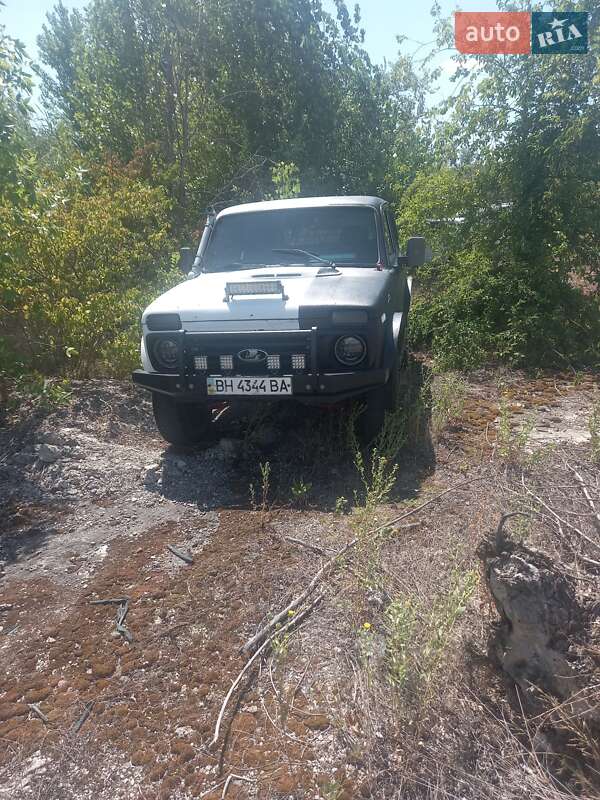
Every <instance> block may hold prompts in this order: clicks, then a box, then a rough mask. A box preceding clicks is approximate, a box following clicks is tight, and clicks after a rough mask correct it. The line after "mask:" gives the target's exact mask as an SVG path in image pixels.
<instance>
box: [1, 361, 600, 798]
mask: <svg viewBox="0 0 600 800" xmlns="http://www.w3.org/2000/svg"><path fill="white" fill-rule="evenodd" d="M599 399H600V386H599V383H598V376H597V375H591V374H584V375H572V374H570V375H569V374H551V375H541V376H539V377H536V378H532V377H530V376H526V375H524V374H521V373H514V372H508V371H503V370H485V371H481V372H478V373H474V374H472V375H470V376H469V377H468V378H467V379H466V397H465V400H464V403H462V404H461V405H462V407H461V408H460V413H458V414H457V415H456V416H455V417H453V418H451V419H448V420H445V423H444V425H443V426H442V429H440V430H437V431H432V429H431V422H430V420H428V415H427V414H426V413H421V414H420V416H419V417H418V419H417V420H416V422H415V419H416V418H415V419H413V421H412V428H411V431H410V435H409V441H408V443H407V444H406V446H405V447H404V448H403V449H402V450H401V452H400V455H399V457H398V473H397V477H396V480H395V482H394V485H393V488H392V490H391V493H390V494H389V497H387V498H386V500H385V502H383V503H381V504H379V505H377V507H375V508H374V509H371V515H372V516H371V521H370V522H371V524H372V526H373V527H375V526H376V525H379V524H381V523H383V522H385V521H386V520H390V519H393V518H395V517H397V516H399V515H401V514H402V513H404V512H408V511H409V510H414V509H415V508H416V506H418V505H419V504H421V503H424V502H425V501H427V500H429V499H433V498H435V497H436V496H437V495H438V494H440V493H442V492H443V491H444V490H445V489H447V488H449V487H456V488H454V489H453V490H452V491H451V492H449V493H448V494H446V495H444V496H443V497H441V498H440V499H439V500H434V502H432V503H431V504H430V505H429V506H428V507H427V508H424V509H423V510H422V511H419V512H416V513H413V514H412V515H411V516H410V518H407V519H406V521H405V522H401V523H399V524H398V527H394V525H392V526H391V528H390V531H389V532H388V535H387V536H386V538H385V540H384V541H383V543H382V546H381V553H380V561H379V563H378V564H377V572H378V575H379V577H380V580H379V581H378V582H376V584H373V585H371V586H370V587H369V588H368V589H365V580H364V575H365V572H364V568H363V567H364V563H361V559H363V560H364V559H367V560H368V559H369V558H370V555H369V553H368V552H367V553H366V552H365V550H364V548H363V549H362V550H359V551H358V553H356V554H354V555H352V556H349V557H348V559H347V560H346V561H345V562H344V563H342V564H340V565H339V566H338V567H337V568H336V569H335V570H334V571H333V572H332V574H331V575H330V576H329V578H327V580H325V581H324V582H323V584H322V586H321V588H320V592H321V594H322V598H321V599H320V602H319V603H318V604H317V605H316V606H315V607H314V608H313V609H312V610H311V612H310V613H309V614H308V615H307V616H306V617H305V618H304V619H303V620H302V622H301V624H299V625H298V626H297V628H296V629H295V630H293V632H290V633H289V634H286V633H284V632H282V633H281V635H279V636H278V637H276V638H275V640H274V642H273V646H272V648H270V649H269V650H267V651H265V653H266V654H265V657H264V658H258V659H257V660H256V662H255V665H256V669H252V670H249V672H248V674H247V676H246V677H245V678H244V679H243V681H242V682H241V685H240V687H239V690H238V691H236V692H234V694H233V697H232V700H231V702H230V703H229V704H228V705H227V708H226V710H225V714H224V718H223V725H222V731H221V735H220V736H219V739H218V741H217V743H216V745H214V746H211V745H210V742H211V739H212V737H213V733H214V730H215V725H216V722H217V718H218V715H219V711H220V709H221V704H222V702H223V700H224V697H225V695H226V693H227V692H228V690H229V689H230V687H231V685H232V682H233V681H234V680H235V679H236V677H237V676H238V674H239V673H240V671H241V670H242V668H243V667H244V665H245V663H246V661H247V659H248V655H244V654H242V653H241V652H240V648H241V646H242V645H243V644H244V642H245V641H246V640H248V639H249V638H250V637H251V636H252V635H253V634H254V633H255V632H256V631H257V630H258V629H259V628H260V626H261V625H263V624H264V623H265V622H266V621H267V620H268V619H270V618H271V617H272V615H273V614H274V613H275V612H277V611H279V610H280V609H283V608H285V606H286V605H287V603H288V602H289V601H290V600H291V599H292V598H293V597H295V596H296V595H298V594H299V593H300V592H302V590H303V589H304V587H305V586H306V585H307V583H308V582H309V581H310V579H311V578H312V576H313V575H314V574H315V573H316V572H317V571H318V569H319V568H320V566H321V565H322V564H323V563H324V561H325V560H326V559H327V557H328V555H331V554H333V553H335V552H336V551H337V550H339V549H340V548H341V547H343V545H344V544H345V543H346V542H348V541H350V540H351V539H352V537H353V536H354V535H355V533H356V529H355V520H356V515H355V513H353V512H352V508H353V507H354V506H356V505H357V504H358V505H360V496H361V494H360V493H361V484H360V480H359V477H358V475H357V470H356V468H355V466H354V464H353V458H352V455H351V453H350V452H349V451H348V449H347V448H346V444H345V441H346V440H345V426H346V417H347V414H348V413H349V412H348V409H346V408H343V409H331V410H318V409H304V408H301V407H298V406H295V405H291V404H289V405H285V404H284V405H272V406H267V407H263V406H259V407H253V406H245V407H243V408H241V409H238V408H233V409H229V408H223V409H222V410H220V412H219V414H218V415H217V416H218V419H216V420H215V422H214V424H213V434H212V438H211V441H210V442H208V443H207V446H206V447H205V448H203V449H197V450H191V451H184V450H177V449H175V448H172V447H168V446H166V445H165V443H164V442H163V441H162V440H161V439H160V438H159V436H158V435H157V433H156V432H155V429H154V425H153V420H152V418H151V410H150V404H149V399H148V397H147V396H146V395H145V394H144V393H142V392H139V391H137V390H135V389H134V388H133V387H132V386H130V385H129V384H125V383H117V382H106V381H102V382H95V381H90V382H85V383H80V384H76V385H75V386H74V391H73V396H72V398H71V400H70V402H69V403H68V404H67V405H66V406H65V407H62V408H59V409H57V410H54V411H52V412H51V413H41V412H40V411H38V410H35V409H34V408H29V407H27V406H26V405H23V406H22V407H20V408H19V409H17V410H15V411H12V412H11V413H7V414H6V415H5V418H4V422H3V426H2V427H1V428H0V502H1V503H2V505H3V513H2V533H1V536H0V559H1V560H0V568H1V570H2V572H1V582H0V626H1V630H0V664H1V665H2V671H3V673H4V675H3V679H2V681H1V683H0V798H6V800H9V799H10V800H29V799H30V798H32V799H33V798H43V800H68V799H70V798H73V799H75V798H77V800H86V798H89V800H92V799H93V800H121V799H123V800H125V799H127V800H131V799H132V798H143V799H144V800H158V798H161V799H162V798H164V799H165V800H167V798H168V799H169V800H184V799H186V800H187V798H199V797H204V798H211V800H212V799H213V798H223V797H227V798H239V799H240V800H241V799H242V798H247V800H266V799H267V798H294V799H296V798H297V799H298V800H300V799H301V798H321V799H322V800H350V799H351V798H352V799H353V798H388V797H390V798H391V797H398V798H400V797H402V798H412V797H414V798H425V797H464V798H470V797H475V796H477V797H496V796H500V794H499V793H500V792H503V794H502V795H501V796H503V797H514V798H517V797H526V796H527V797H531V796H534V794H533V793H532V792H531V791H530V789H529V788H528V786H527V780H526V779H524V778H523V774H524V772H523V770H524V766H523V764H524V763H525V762H524V761H523V760H522V759H521V760H520V756H519V757H517V755H514V754H515V753H517V754H518V753H519V752H520V750H519V747H521V745H520V744H519V742H520V741H521V740H520V739H519V735H518V734H517V733H513V732H511V730H510V729H509V727H507V723H506V721H505V720H506V719H507V718H508V717H509V716H510V714H509V710H508V709H509V706H510V704H511V693H510V687H508V686H507V681H506V680H505V678H504V677H503V676H502V675H501V674H500V672H499V671H498V670H497V669H495V667H494V666H493V664H492V663H491V662H490V660H489V659H488V658H487V654H486V642H487V638H488V635H489V631H490V627H491V626H492V624H493V623H494V621H495V620H496V611H495V609H494V608H493V606H492V604H491V602H490V600H489V596H488V595H487V593H486V591H485V588H484V586H483V582H482V581H481V579H480V578H481V567H480V562H479V559H478V558H477V555H476V551H477V547H478V545H479V544H480V542H481V541H482V539H484V538H485V537H486V536H488V535H489V534H490V532H492V531H493V530H494V529H495V526H496V524H497V520H498V516H499V514H500V513H501V512H502V511H510V510H511V509H512V506H511V503H512V499H511V495H510V491H509V489H507V490H506V491H505V490H504V488H503V487H504V485H506V486H507V487H509V484H510V485H512V483H511V481H513V478H514V464H513V467H510V466H509V465H507V462H508V461H510V460H511V459H513V460H514V459H517V457H518V459H520V461H519V463H527V464H530V463H533V461H532V460H531V459H534V458H535V457H539V461H540V463H541V464H542V467H541V468H543V469H548V468H549V467H548V465H551V464H556V463H558V460H560V459H563V461H564V459H565V458H566V457H568V458H569V459H570V462H569V463H572V464H581V463H582V462H583V461H585V463H586V464H587V463H589V449H590V433H589V426H588V421H589V416H590V413H591V410H592V408H593V406H594V404H595V403H596V404H597V403H598V401H599ZM507 431H508V433H507ZM508 451H511V452H510V453H509V452H508ZM517 451H518V452H517ZM518 459H517V460H518ZM528 459H529V460H528ZM267 462H268V464H269V473H268V477H267V478H265V471H264V468H263V472H262V474H261V464H262V465H265V464H266V463H267ZM561 463H562V462H561ZM535 468H537V467H535V465H534V466H533V467H532V466H529V467H528V469H535ZM511 470H513V471H512V472H511ZM469 481H470V482H469ZM251 485H252V488H251ZM355 492H356V493H357V494H356V498H357V499H355ZM293 539H296V540H300V542H297V541H293ZM302 542H304V543H306V544H308V545H312V546H313V548H316V549H311V548H309V547H306V546H303V545H302ZM546 543H547V542H546ZM169 546H173V547H175V548H176V549H178V550H179V551H180V552H183V553H184V554H186V555H188V556H190V558H191V560H192V563H187V562H186V561H185V560H183V559H181V558H180V557H179V556H178V555H176V554H174V553H173V552H172V551H171V550H169V549H168V547H169ZM457 575H469V576H473V577H472V579H471V578H469V580H472V581H473V589H472V590H469V591H468V592H467V589H466V588H464V587H465V586H466V584H464V583H457V578H456V576H457ZM460 580H461V581H462V578H461V579H460ZM457 586H459V587H462V588H460V591H464V592H465V602H464V604H462V601H461V603H459V604H457V609H458V611H457V614H456V619H454V618H453V619H452V623H451V624H449V625H448V626H447V631H448V635H447V636H446V635H445V638H444V642H443V645H444V646H443V649H440V653H439V658H437V660H436V661H435V662H434V661H432V662H431V663H432V666H431V674H429V673H428V674H427V680H426V681H425V682H423V681H421V682H420V683H418V685H415V686H414V687H413V689H412V691H411V689H410V685H411V680H410V677H409V678H408V679H407V681H406V683H405V684H403V688H402V690H400V689H399V688H398V687H397V686H396V687H394V686H392V685H391V684H390V681H389V679H388V671H389V664H388V658H387V656H386V653H387V652H388V648H389V638H386V636H388V637H389V626H388V627H386V619H388V617H386V608H388V606H389V603H390V601H391V600H392V599H393V598H399V597H400V598H411V600H410V603H411V604H412V605H411V606H410V607H411V608H413V607H414V608H415V609H417V611H416V612H415V613H416V620H417V623H416V626H414V628H413V630H414V633H413V635H414V637H416V638H417V639H418V635H419V634H418V633H417V632H416V631H419V630H424V629H425V627H426V625H427V624H429V622H428V621H431V619H432V618H433V617H432V614H433V613H434V612H433V611H432V609H438V611H436V612H435V613H440V614H441V613H442V612H441V611H440V609H444V608H447V607H448V605H447V604H446V605H444V603H443V602H442V601H441V600H440V601H439V602H438V600H437V599H436V598H444V597H448V596H452V592H455V591H457V590H456V587H457ZM583 588H584V589H585V584H583ZM117 598H128V614H127V616H126V619H125V623H124V624H125V626H126V630H127V631H128V632H129V638H130V639H131V641H129V640H128V638H127V637H126V636H124V635H122V634H121V633H119V632H118V631H117V629H116V621H115V618H116V614H117V612H118V608H119V604H118V603H113V604H94V603H93V601H95V600H107V599H117ZM436 603H437V605H436ZM463 605H464V607H463ZM399 607H400V608H404V609H406V608H407V607H408V606H406V605H404V606H402V605H400V606H399ZM458 612H460V613H458ZM290 619H291V616H290ZM430 649H431V648H430ZM422 652H425V651H422ZM427 652H429V650H428V651H427ZM400 667H402V665H400ZM513 699H514V698H513ZM511 737H512V738H514V739H515V742H516V744H515V747H514V748H513V751H511V754H508V753H507V747H506V742H507V741H509V740H510V739H511ZM523 748H524V749H527V747H526V743H525V744H524V745H523ZM499 765H502V768H500V766H499ZM436 792H437V794H436Z"/></svg>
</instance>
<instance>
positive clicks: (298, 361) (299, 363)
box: [292, 353, 306, 369]
mask: <svg viewBox="0 0 600 800" xmlns="http://www.w3.org/2000/svg"><path fill="white" fill-rule="evenodd" d="M305 367H306V356H305V355H304V353H293V354H292V369H304V368H305Z"/></svg>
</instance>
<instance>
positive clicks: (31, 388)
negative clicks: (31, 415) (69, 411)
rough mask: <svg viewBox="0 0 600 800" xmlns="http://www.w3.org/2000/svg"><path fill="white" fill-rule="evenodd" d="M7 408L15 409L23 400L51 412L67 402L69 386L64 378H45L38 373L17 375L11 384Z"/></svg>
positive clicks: (69, 394)
mask: <svg viewBox="0 0 600 800" xmlns="http://www.w3.org/2000/svg"><path fill="white" fill-rule="evenodd" d="M11 394H12V396H11V399H10V401H9V406H10V407H12V408H16V407H17V406H18V405H20V404H21V403H22V402H23V400H28V401H29V402H32V403H33V405H35V406H36V407H37V408H39V409H40V410H42V411H52V410H54V409H55V408H59V407H60V406H63V405H65V404H66V403H68V402H69V400H70V398H71V394H72V390H71V384H70V382H69V381H68V380H66V379H64V378H62V379H61V378H45V377H44V376H43V375H41V374H40V373H39V372H31V373H27V374H25V375H19V376H18V377H17V378H16V379H15V381H14V384H13V391H12V393H11Z"/></svg>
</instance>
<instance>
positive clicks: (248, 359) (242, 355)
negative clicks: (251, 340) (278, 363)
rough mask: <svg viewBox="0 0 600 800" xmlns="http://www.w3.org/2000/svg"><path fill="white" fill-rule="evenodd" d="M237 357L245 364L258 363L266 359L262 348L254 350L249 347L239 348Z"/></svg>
mask: <svg viewBox="0 0 600 800" xmlns="http://www.w3.org/2000/svg"><path fill="white" fill-rule="evenodd" d="M237 357H238V358H239V360H240V361H244V362H245V363H246V364H260V363H261V362H262V361H266V360H267V353H265V351H264V350H256V349H255V348H252V347H250V348H247V349H246V350H240V352H239V353H238V354H237Z"/></svg>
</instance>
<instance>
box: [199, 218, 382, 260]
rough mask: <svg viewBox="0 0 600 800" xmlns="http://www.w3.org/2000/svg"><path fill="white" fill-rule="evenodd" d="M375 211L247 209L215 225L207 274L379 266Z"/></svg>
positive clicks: (207, 257) (209, 250)
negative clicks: (326, 265) (326, 264)
mask: <svg viewBox="0 0 600 800" xmlns="http://www.w3.org/2000/svg"><path fill="white" fill-rule="evenodd" d="M378 258H379V251H378V246H377V227H376V224H375V211H374V209H373V208H371V207H368V206H343V207H340V206H337V207H336V206H329V207H325V208H291V209H282V210H274V211H251V212H245V213H243V214H232V215H230V216H229V215H228V216H225V217H222V218H221V219H220V220H218V221H217V223H216V225H215V228H214V231H213V234H212V236H211V238H210V242H209V244H208V247H207V249H206V251H205V253H204V256H203V259H202V264H203V268H204V269H205V270H206V271H207V272H218V271H220V270H226V269H228V270H233V269H244V268H245V267H252V266H274V265H278V266H281V265H286V264H300V265H303V266H304V265H310V266H315V267H322V266H323V261H326V262H333V263H335V264H347V265H349V266H373V265H374V264H376V263H377V261H378Z"/></svg>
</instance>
